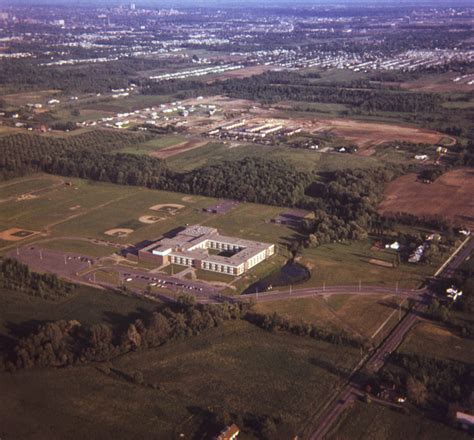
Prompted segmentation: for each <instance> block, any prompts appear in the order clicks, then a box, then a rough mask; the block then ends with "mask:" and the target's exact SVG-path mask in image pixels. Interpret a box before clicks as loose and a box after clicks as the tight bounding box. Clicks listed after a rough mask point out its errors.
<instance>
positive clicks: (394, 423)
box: [326, 402, 471, 440]
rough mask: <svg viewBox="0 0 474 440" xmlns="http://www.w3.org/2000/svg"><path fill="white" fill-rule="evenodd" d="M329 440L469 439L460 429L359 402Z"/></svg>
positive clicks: (415, 415) (419, 416)
mask: <svg viewBox="0 0 474 440" xmlns="http://www.w3.org/2000/svg"><path fill="white" fill-rule="evenodd" d="M326 438H327V439H328V440H400V439H405V440H425V439H426V440H428V439H436V440H469V439H470V438H471V437H470V436H469V435H468V434H466V433H463V432H462V431H460V430H457V429H454V428H451V427H449V426H446V425H443V424H442V423H439V422H436V421H434V420H431V419H429V418H427V417H424V416H423V415H421V414H417V413H412V414H409V415H406V414H401V413H399V412H396V411H394V410H392V409H390V408H386V407H383V406H380V405H377V404H366V403H362V402H356V403H355V404H354V406H353V407H352V409H350V410H349V411H347V412H346V414H345V416H344V419H343V420H342V422H341V423H340V424H339V426H338V427H337V428H336V429H334V430H333V431H332V433H330V434H329V435H328V436H327V437H326Z"/></svg>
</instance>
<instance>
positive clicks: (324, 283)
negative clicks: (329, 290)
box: [323, 281, 326, 292]
mask: <svg viewBox="0 0 474 440" xmlns="http://www.w3.org/2000/svg"><path fill="white" fill-rule="evenodd" d="M325 291H326V281H323V292H325Z"/></svg>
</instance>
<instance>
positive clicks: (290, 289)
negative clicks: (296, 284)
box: [290, 284, 291, 296]
mask: <svg viewBox="0 0 474 440" xmlns="http://www.w3.org/2000/svg"><path fill="white" fill-rule="evenodd" d="M290 296H291V284H290Z"/></svg>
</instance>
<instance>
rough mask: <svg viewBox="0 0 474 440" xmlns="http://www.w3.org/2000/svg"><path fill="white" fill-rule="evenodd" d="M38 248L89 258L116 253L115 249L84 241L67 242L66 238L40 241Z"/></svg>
mask: <svg viewBox="0 0 474 440" xmlns="http://www.w3.org/2000/svg"><path fill="white" fill-rule="evenodd" d="M39 246H40V247H42V248H45V249H53V250H57V251H64V252H75V253H78V254H83V255H87V256H90V257H105V256H107V255H111V254H113V253H114V252H117V248H115V247H109V246H102V245H98V244H94V243H91V242H89V241H86V240H68V239H66V238H58V239H53V240H50V241H42V242H41V243H39Z"/></svg>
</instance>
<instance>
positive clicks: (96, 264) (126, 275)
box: [8, 243, 426, 304]
mask: <svg viewBox="0 0 474 440" xmlns="http://www.w3.org/2000/svg"><path fill="white" fill-rule="evenodd" d="M38 245H39V246H38ZM40 246H41V243H38V244H36V243H35V244H34V245H30V246H23V247H19V248H17V249H15V250H12V251H11V252H10V253H9V254H8V255H9V256H10V257H12V258H16V259H17V260H19V261H21V262H22V263H25V264H27V265H28V266H29V267H31V268H32V269H34V270H37V271H47V272H53V273H56V274H57V275H58V276H60V277H62V278H66V279H68V280H70V281H73V282H76V283H83V284H87V285H97V286H103V287H110V288H117V287H119V286H123V285H125V286H127V287H130V290H132V291H134V292H135V293H136V294H137V295H140V294H141V295H145V290H148V289H147V286H151V285H152V284H154V286H152V287H153V289H151V290H152V292H151V293H150V292H146V295H147V296H148V297H153V296H156V297H157V298H159V299H160V300H161V299H163V298H164V297H166V296H167V293H166V292H167V291H169V290H171V291H172V292H173V295H169V297H168V300H170V301H171V300H174V299H175V297H176V293H180V292H181V293H191V294H193V295H194V296H195V297H196V301H197V302H200V303H203V304H210V303H220V302H222V301H228V302H235V301H244V302H248V301H254V302H269V301H281V300H286V299H296V298H311V297H314V296H324V295H341V294H351V295H373V294H381V295H386V294H391V295H394V294H396V295H398V296H400V297H410V298H413V299H421V298H422V297H423V295H424V294H425V293H426V289H418V290H416V289H402V288H399V289H398V288H395V287H386V286H365V285H356V286H351V285H349V286H347V285H341V286H327V287H319V288H315V287H308V288H300V289H291V290H272V291H268V292H264V293H252V294H246V295H240V296H226V295H224V294H222V293H221V291H222V290H223V287H215V286H211V285H209V284H208V283H205V282H201V281H198V280H192V279H184V278H178V277H175V276H172V275H163V274H151V273H150V272H149V271H147V270H146V269H141V268H138V267H133V266H130V267H129V266H127V267H125V266H120V265H110V264H109V265H107V264H105V265H104V264H103V263H102V262H101V259H100V258H97V257H89V256H86V255H80V254H77V253H72V252H65V251H59V250H52V249H46V248H42V247H40ZM104 270H105V271H109V272H111V273H114V274H115V276H116V277H117V283H116V284H112V283H110V282H104V281H101V280H100V279H96V276H95V274H97V273H98V272H99V271H104ZM132 287H133V288H132ZM160 287H161V288H162V289H163V290H162V292H160ZM154 294H156V295H154Z"/></svg>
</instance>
